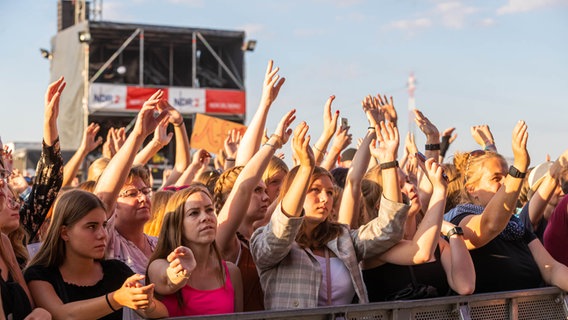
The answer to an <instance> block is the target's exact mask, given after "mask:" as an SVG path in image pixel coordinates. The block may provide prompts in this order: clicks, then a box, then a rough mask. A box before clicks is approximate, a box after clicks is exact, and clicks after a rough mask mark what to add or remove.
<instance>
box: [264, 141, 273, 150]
mask: <svg viewBox="0 0 568 320" xmlns="http://www.w3.org/2000/svg"><path fill="white" fill-rule="evenodd" d="M262 146H263V147H264V146H269V147H271V148H274V149H276V146H275V145H273V144H270V143H268V142H266V143H264V144H263V145H262Z"/></svg>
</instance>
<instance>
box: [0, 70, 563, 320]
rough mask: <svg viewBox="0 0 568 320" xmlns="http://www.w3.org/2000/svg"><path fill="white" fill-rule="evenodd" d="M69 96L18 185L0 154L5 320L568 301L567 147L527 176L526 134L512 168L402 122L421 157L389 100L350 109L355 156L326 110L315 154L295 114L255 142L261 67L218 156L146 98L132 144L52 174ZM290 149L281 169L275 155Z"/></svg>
mask: <svg viewBox="0 0 568 320" xmlns="http://www.w3.org/2000/svg"><path fill="white" fill-rule="evenodd" d="M65 84H66V83H65V80H64V79H63V77H62V78H60V79H58V80H57V81H55V82H53V83H52V84H50V85H49V87H48V89H47V92H46V94H45V111H44V113H45V117H44V132H43V150H42V154H41V158H40V160H39V162H38V164H37V169H36V175H35V177H34V178H33V181H31V183H30V184H29V185H28V183H27V181H26V180H25V179H24V176H23V175H22V173H21V172H19V171H18V170H16V169H14V168H13V163H12V153H11V152H12V151H11V150H8V149H7V148H4V146H0V149H1V150H2V156H1V157H0V231H1V234H0V236H1V238H0V270H1V271H2V272H1V277H0V291H1V299H2V303H1V304H0V307H1V308H2V310H1V311H2V312H0V318H2V317H3V318H5V319H51V318H55V319H61V318H76V319H93V318H97V319H98V318H102V319H137V318H165V317H177V316H191V315H210V314H229V313H235V312H246V311H260V310H283V309H297V308H315V307H318V306H330V305H347V304H353V303H369V302H380V301H393V300H413V299H425V298H433V297H444V296H450V295H469V294H474V293H483V292H496V291H503V290H520V289H529V288H537V287H542V286H547V285H552V286H557V287H559V288H560V289H562V290H565V291H567V290H568V268H567V267H566V264H568V251H567V250H566V249H565V247H564V243H566V240H568V223H567V221H568V196H565V194H566V193H568V150H567V151H566V152H564V153H563V154H562V155H561V156H560V157H559V158H558V159H556V160H555V161H548V162H545V163H543V164H539V165H538V166H536V167H534V168H533V167H530V157H529V154H528V151H527V143H528V136H529V130H528V125H527V124H526V123H525V122H524V121H522V120H521V121H518V122H517V123H516V125H515V127H514V129H513V132H512V139H511V147H512V151H513V155H514V160H513V163H512V164H510V166H509V164H507V162H506V160H505V158H504V157H503V156H502V155H501V154H500V153H498V151H497V150H498V149H497V146H496V144H495V141H494V139H493V136H492V133H491V130H490V128H489V126H487V125H479V126H474V127H472V128H471V134H472V138H473V139H474V140H475V141H476V142H477V143H478V144H479V145H480V147H481V149H479V150H474V151H471V152H456V153H455V154H454V155H453V156H447V152H448V150H449V147H450V145H451V143H452V142H453V140H454V139H455V135H453V131H454V128H449V129H446V130H445V131H443V132H440V131H439V130H438V128H437V127H436V125H435V124H434V123H432V122H431V121H430V120H429V119H428V117H426V115H424V114H423V113H422V112H421V111H419V110H415V111H414V116H415V122H416V124H417V127H418V128H419V129H420V131H421V132H422V133H423V134H424V135H425V138H426V145H425V146H424V148H423V149H422V148H419V146H417V145H416V143H415V139H414V136H413V135H412V134H407V135H406V137H405V138H404V139H402V138H401V136H400V132H399V128H398V126H397V111H396V109H395V107H394V102H393V99H392V97H391V98H390V99H389V98H388V97H386V96H381V95H380V94H379V95H375V96H371V95H369V96H367V97H364V98H363V99H362V102H361V105H362V109H361V117H362V118H365V119H367V121H368V123H369V126H368V130H367V132H366V134H365V136H364V137H361V138H360V139H358V143H357V147H356V148H348V146H349V145H350V144H351V142H352V139H353V137H352V135H351V134H350V133H349V131H350V128H349V127H348V126H344V125H339V124H338V119H339V117H340V113H339V111H333V101H334V98H335V97H334V96H331V97H330V98H329V99H328V100H327V102H326V103H325V105H324V107H323V112H322V121H323V131H322V132H321V134H320V135H319V137H318V138H317V139H312V134H313V132H310V123H309V122H311V121H313V120H310V121H301V120H303V119H298V120H300V121H296V111H295V110H290V111H289V112H287V113H286V114H285V115H283V116H282V118H281V120H280V121H279V123H278V125H277V127H276V130H275V131H274V132H273V133H272V134H270V135H268V134H266V131H265V127H266V119H267V116H268V113H269V112H270V107H271V105H272V104H273V102H274V101H275V100H276V98H277V97H278V93H279V91H280V89H281V87H282V86H283V85H284V78H282V77H280V75H279V68H277V67H274V65H273V62H272V61H269V63H268V66H267V70H266V74H265V79H264V82H263V86H262V96H261V101H260V104H259V107H258V108H257V109H256V112H255V114H254V116H253V118H252V120H251V122H250V123H249V125H248V128H247V130H246V131H245V132H244V133H240V132H237V131H230V132H228V133H227V136H226V138H225V140H224V148H223V150H221V151H219V153H218V154H216V155H212V154H210V153H209V152H207V151H206V150H194V151H193V154H192V152H191V151H192V150H191V145H190V140H189V138H188V133H187V131H188V130H187V128H186V127H185V123H184V121H183V117H182V115H181V114H180V113H179V112H178V111H177V110H176V109H175V108H173V107H172V106H171V105H170V104H169V103H168V102H167V99H164V93H163V92H162V91H161V90H157V91H156V92H155V93H154V94H153V95H152V96H151V97H150V98H149V99H148V100H147V101H146V102H145V103H144V105H143V106H141V109H140V111H139V113H138V115H137V118H136V121H135V124H134V126H133V128H132V130H131V131H130V132H126V131H125V129H124V128H111V129H110V130H109V131H108V134H107V135H106V139H102V138H101V137H99V136H98V135H99V131H100V127H99V125H97V124H94V123H93V124H90V125H89V126H88V127H87V128H85V132H84V134H83V139H82V143H81V146H80V147H79V148H78V149H77V151H76V153H75V155H74V156H73V157H72V158H71V159H70V160H69V161H68V162H67V163H64V161H63V159H62V157H61V150H60V145H59V138H58V130H57V117H58V114H59V100H60V97H61V95H62V94H64V89H65ZM168 131H169V132H170V133H168ZM152 134H153V137H152V139H151V140H150V142H149V143H147V144H146V145H144V141H147V137H149V136H150V135H152ZM172 141H174V142H173V143H174V145H175V161H174V165H173V167H172V169H171V170H170V171H169V172H168V175H167V176H165V177H164V179H163V183H162V184H161V185H160V186H157V187H154V183H153V181H152V175H151V173H150V171H149V168H148V166H147V162H148V161H149V159H151V158H152V156H154V155H155V154H156V153H157V152H159V151H160V150H161V149H162V148H163V147H164V146H166V145H167V144H169V143H171V142H172ZM287 143H289V144H290V145H291V149H292V151H293V156H292V158H293V159H291V162H292V163H293V166H292V167H288V166H287V165H286V162H285V161H283V159H282V155H281V154H280V153H279V152H278V150H279V149H281V148H282V146H284V145H285V144H287ZM401 145H402V146H401ZM500 148H505V147H502V146H500ZM97 150H102V151H101V152H100V157H99V158H98V159H97V160H95V161H93V162H92V163H91V164H90V167H89V168H88V176H87V177H86V179H84V180H85V181H81V182H80V183H78V184H75V183H74V182H73V181H74V180H75V178H76V176H77V173H78V171H79V170H80V168H81V166H82V164H84V163H86V160H85V159H86V157H87V155H89V154H93V153H96V152H97ZM399 152H400V153H402V157H400V158H398V154H399Z"/></svg>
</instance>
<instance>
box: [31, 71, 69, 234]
mask: <svg viewBox="0 0 568 320" xmlns="http://www.w3.org/2000/svg"><path fill="white" fill-rule="evenodd" d="M65 84H66V83H65V81H64V80H63V77H61V78H59V80H57V81H55V82H53V83H51V84H50V85H49V87H48V88H47V92H46V94H45V109H44V126H43V130H44V131H43V143H42V151H41V156H40V159H39V161H38V163H37V167H36V177H35V179H34V184H33V186H32V190H31V192H30V195H29V196H28V198H27V199H26V201H25V202H24V204H23V206H22V207H21V208H20V222H21V225H22V226H23V227H24V229H26V231H27V232H28V234H29V237H30V239H34V237H35V236H36V235H37V232H38V230H39V228H40V227H41V225H42V224H43V221H44V220H45V217H46V215H47V214H48V212H49V208H50V207H51V205H52V204H53V202H54V201H55V198H56V197H57V194H58V192H59V190H60V188H61V184H62V183H63V158H62V156H61V149H60V145H59V133H58V130H57V117H58V115H59V100H60V98H61V94H62V92H63V89H64V88H65Z"/></svg>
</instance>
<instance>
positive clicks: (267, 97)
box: [260, 60, 286, 107]
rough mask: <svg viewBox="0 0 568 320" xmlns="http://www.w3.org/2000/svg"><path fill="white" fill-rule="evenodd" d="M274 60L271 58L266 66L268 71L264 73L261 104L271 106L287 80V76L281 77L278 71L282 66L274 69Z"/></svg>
mask: <svg viewBox="0 0 568 320" xmlns="http://www.w3.org/2000/svg"><path fill="white" fill-rule="evenodd" d="M273 64H274V61H272V60H269V61H268V65H267V66H266V73H265V74H264V81H263V82H262V97H261V100H260V101H261V105H263V106H265V107H269V106H270V105H271V104H272V103H273V102H274V100H276V97H278V93H279V92H280V88H282V85H283V84H284V82H285V81H286V78H280V76H279V75H278V71H279V70H280V68H278V67H275V68H274V69H273Z"/></svg>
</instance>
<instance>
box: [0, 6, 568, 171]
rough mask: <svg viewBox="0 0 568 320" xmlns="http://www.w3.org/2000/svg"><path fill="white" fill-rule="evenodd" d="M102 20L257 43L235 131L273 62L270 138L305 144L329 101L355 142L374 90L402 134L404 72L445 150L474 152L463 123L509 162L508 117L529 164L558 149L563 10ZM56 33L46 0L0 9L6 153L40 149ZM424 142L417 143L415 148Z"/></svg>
mask: <svg viewBox="0 0 568 320" xmlns="http://www.w3.org/2000/svg"><path fill="white" fill-rule="evenodd" d="M102 18H103V20H106V21H116V22H130V23H144V24H156V25H169V26H185V27H201V28H212V29H217V28H218V29H228V30H244V31H246V34H247V38H248V39H256V40H257V41H258V43H257V47H256V50H255V51H254V52H249V53H247V55H246V88H247V123H245V124H248V121H249V120H250V119H251V118H252V114H253V113H254V111H255V109H256V106H257V104H258V101H259V97H260V93H261V85H262V79H263V77H264V71H265V68H266V63H267V61H268V60H269V59H274V60H275V64H276V65H277V66H279V67H280V68H281V71H280V74H281V75H282V76H284V77H286V83H285V84H284V87H283V88H282V91H281V92H280V96H279V97H278V100H277V101H276V102H275V104H274V105H273V107H272V109H271V111H270V114H269V117H268V130H269V131H270V130H273V129H274V128H275V126H276V123H277V121H278V120H279V119H280V117H281V116H282V115H283V114H284V113H285V112H286V111H287V110H289V109H290V108H296V109H298V119H300V120H307V122H308V124H310V128H311V129H310V132H311V135H312V136H313V137H314V138H313V139H314V140H315V139H316V138H317V136H319V134H320V132H321V130H322V125H321V118H322V116H321V112H322V108H323V104H324V102H325V100H326V99H327V97H328V96H329V95H331V94H335V95H336V97H337V99H336V101H335V104H334V109H339V110H340V111H341V113H342V115H343V116H345V117H347V118H349V122H350V124H351V126H352V131H353V134H354V137H361V136H362V135H363V134H364V132H365V129H366V127H367V124H366V119H365V117H364V114H363V113H362V111H361V105H360V101H361V99H362V98H363V97H364V96H365V95H367V94H376V93H384V94H387V95H392V96H394V101H395V106H396V107H397V110H398V112H399V117H400V120H399V121H400V125H399V127H400V129H401V135H404V134H406V132H407V130H408V107H407V103H408V95H407V92H406V88H405V87H406V81H407V78H408V75H409V74H410V73H411V72H413V73H414V74H415V76H416V79H417V88H416V104H417V107H418V108H419V109H420V110H422V111H423V112H424V113H425V114H426V116H428V117H429V118H430V119H431V120H432V122H434V124H436V125H437V127H438V128H439V129H440V131H442V130H444V129H445V128H448V127H452V126H453V127H456V128H457V129H456V132H457V133H458V138H457V140H456V141H455V143H454V144H453V145H452V147H451V149H450V151H457V150H462V151H465V150H471V149H474V148H476V145H475V143H474V141H473V139H472V137H471V135H470V131H469V130H470V127H471V126H472V125H477V124H488V125H489V126H490V128H491V130H492V131H493V134H494V136H495V139H496V142H497V147H498V149H499V151H500V152H501V153H503V154H504V155H505V156H507V157H510V156H512V151H511V131H512V129H513V127H514V125H515V123H516V122H517V121H518V120H520V119H523V120H525V121H527V123H528V126H529V134H530V138H529V152H530V154H531V157H532V164H533V165H536V164H538V163H540V162H542V161H543V160H544V158H545V155H546V154H547V153H548V154H550V155H551V156H552V157H553V158H556V157H557V156H558V155H560V153H561V152H562V151H563V150H564V149H566V148H567V147H568V144H567V143H566V141H567V139H568V108H567V106H568V105H567V102H566V101H567V98H568V77H567V73H568V0H524V1H522V0H508V1H507V0H493V1H434V0H432V1H428V0H423V1H418V0H415V1H395V0H388V1H370V0H367V1H365V0H287V1H260V0H258V1H246V0H244V1H213V0H211V1H205V0H201V1H199V0H163V1H150V0H114V1H109V0H105V1H103V12H102ZM56 31H57V1H56V0H42V1H37V0H35V1H34V0H20V1H2V2H1V3H0V43H2V50H1V51H0V57H1V59H0V88H1V92H2V95H3V99H2V100H3V101H2V102H3V103H2V107H1V108H2V120H3V121H2V125H1V126H0V135H1V137H2V140H3V141H4V142H5V143H6V142H13V141H26V142H28V141H31V142H39V141H41V136H42V123H43V96H44V92H45V88H46V87H47V85H48V81H49V61H48V60H45V59H43V58H42V57H41V55H40V51H39V48H46V49H50V39H51V37H52V36H54V35H55V33H56ZM423 143H424V139H423V137H419V138H418V145H419V148H421V147H422V144H423ZM285 151H286V152H289V148H288V147H287V148H286V149H285ZM288 159H290V158H289V157H288Z"/></svg>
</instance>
